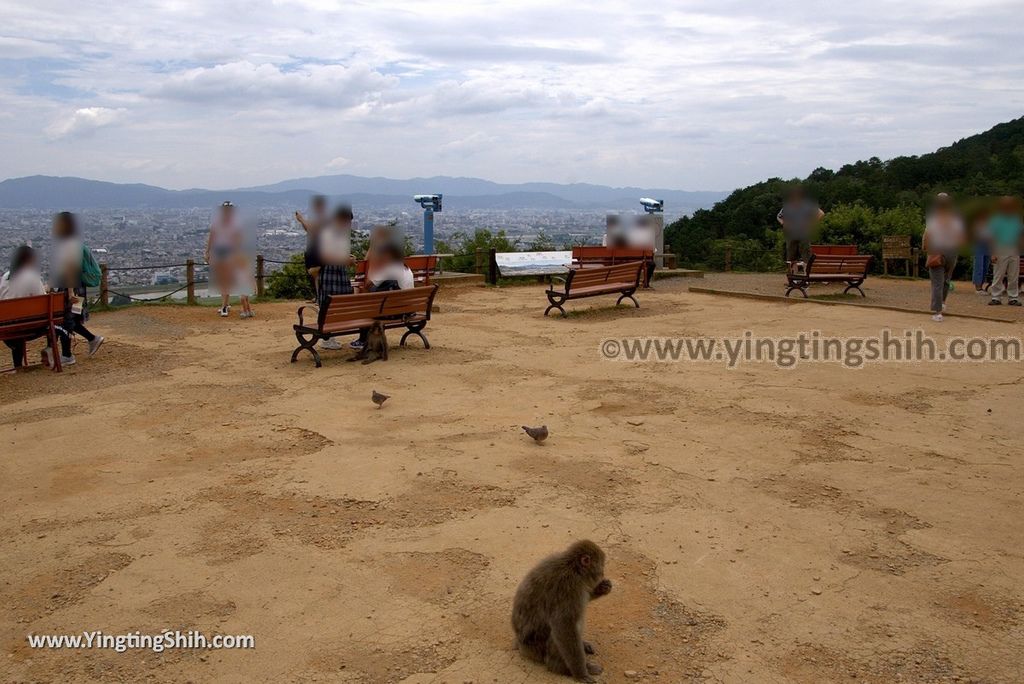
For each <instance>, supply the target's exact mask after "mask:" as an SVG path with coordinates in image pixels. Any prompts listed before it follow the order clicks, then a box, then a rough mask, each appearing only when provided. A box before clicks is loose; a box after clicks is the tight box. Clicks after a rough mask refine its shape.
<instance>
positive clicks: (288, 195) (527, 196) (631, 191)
mask: <svg viewBox="0 0 1024 684" xmlns="http://www.w3.org/2000/svg"><path fill="white" fill-rule="evenodd" d="M313 193H319V194H323V195H328V196H329V197H331V198H332V199H334V200H336V201H346V202H349V203H351V204H352V205H353V206H355V207H359V206H373V207H392V206H394V207H401V208H403V209H409V208H415V205H414V204H413V202H412V195H414V194H418V193H443V194H444V207H445V208H446V209H456V210H458V209H591V210H601V209H607V210H623V209H639V206H640V205H639V201H638V200H639V198H640V197H654V198H656V199H663V200H665V208H666V210H668V211H669V212H670V213H678V212H685V213H689V212H692V211H694V210H696V209H700V208H703V207H709V206H711V205H712V204H714V203H715V202H716V201H718V200H720V199H722V198H723V197H725V195H726V193H724V192H711V191H697V192H687V191H683V190H668V189H659V188H634V187H627V188H613V187H608V186H604V185H592V184H589V183H573V184H569V185H561V184H558V183H515V184H511V183H494V182H492V181H488V180H482V179H480V178H454V177H448V176H435V177H432V178H410V179H408V180H396V179H391V178H363V177H360V176H351V175H335V176H317V177H313V178H296V179H293V180H286V181H281V182H280V183H274V184H271V185H262V186H257V187H251V188H238V189H235V190H202V189H190V190H167V189H165V188H160V187H156V186H153V185H143V184H140V183H108V182H105V181H94V180H88V179H85V178H74V177H57V176H26V177H24V178H11V179H8V180H5V181H3V182H0V208H4V209H47V210H55V209H68V210H76V209H97V208H117V209H122V208H123V209H135V208H139V209H141V208H153V209H187V208H192V207H210V206H213V205H216V204H219V203H220V202H222V201H224V200H225V199H230V200H231V201H232V202H234V203H236V204H238V205H242V206H246V207H295V208H299V207H303V206H305V205H306V204H307V203H308V200H309V196H310V194H313Z"/></svg>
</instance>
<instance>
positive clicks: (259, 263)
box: [256, 254, 263, 297]
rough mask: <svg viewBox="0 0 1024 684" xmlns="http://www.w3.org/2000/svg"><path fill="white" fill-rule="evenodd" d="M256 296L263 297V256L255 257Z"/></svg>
mask: <svg viewBox="0 0 1024 684" xmlns="http://www.w3.org/2000/svg"><path fill="white" fill-rule="evenodd" d="M256 296H257V297H262V296H263V255H262V254H257V255H256Z"/></svg>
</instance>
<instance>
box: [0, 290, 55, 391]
mask: <svg viewBox="0 0 1024 684" xmlns="http://www.w3.org/2000/svg"><path fill="white" fill-rule="evenodd" d="M66 299H67V293H65V292H51V293H50V294H44V295H36V296H34V297H16V298H14V299H3V300H0V341H5V340H11V341H13V340H25V341H28V340H31V339H35V338H36V337H39V331H40V330H45V331H46V333H45V334H46V341H47V344H49V345H50V349H51V350H53V354H52V356H51V358H52V359H53V370H54V371H57V372H60V371H61V367H60V346H59V344H58V340H57V326H58V325H63V323H64V303H65V301H66ZM22 363H23V364H24V365H26V366H27V365H28V352H27V351H26V352H25V358H24V359H22Z"/></svg>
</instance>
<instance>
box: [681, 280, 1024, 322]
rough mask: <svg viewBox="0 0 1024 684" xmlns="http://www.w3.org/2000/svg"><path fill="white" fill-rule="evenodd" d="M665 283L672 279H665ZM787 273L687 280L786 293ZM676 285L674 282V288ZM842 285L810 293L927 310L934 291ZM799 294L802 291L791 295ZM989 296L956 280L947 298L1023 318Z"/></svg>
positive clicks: (915, 285) (913, 284)
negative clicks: (851, 289)
mask: <svg viewBox="0 0 1024 684" xmlns="http://www.w3.org/2000/svg"><path fill="white" fill-rule="evenodd" d="M665 282H666V283H668V282H671V281H665ZM785 284H786V276H785V274H782V273H706V274H705V275H704V278H703V279H701V280H690V279H687V280H686V285H694V286H697V287H709V288H714V289H721V290H736V291H739V292H753V293H756V294H770V295H784V294H786V287H785ZM676 286H677V285H676V284H675V283H673V285H672V287H676ZM844 287H845V286H844V285H843V284H833V283H828V284H816V285H813V286H812V287H811V288H810V290H809V291H808V294H809V296H810V297H811V298H821V297H823V298H827V299H837V300H840V301H844V302H849V303H851V304H864V305H867V306H873V305H882V306H896V307H901V308H906V309H917V310H920V311H928V310H929V306H930V304H931V290H930V285H929V283H928V281H927V280H924V279H910V280H908V279H905V278H882V277H876V276H869V277H868V279H867V280H866V281H864V285H862V289H863V290H864V294H865V297H861V296H860V295H859V294H857V293H856V292H853V293H851V294H849V295H843V289H844ZM790 297H791V298H797V297H800V293H799V292H794V293H793V294H791V295H790ZM990 299H991V297H989V296H987V295H986V296H981V295H978V294H977V293H976V292H975V290H974V284H973V283H971V282H968V281H956V282H954V283H953V291H952V292H950V293H949V298H948V299H947V300H946V306H947V310H948V313H951V314H968V315H971V316H984V317H986V318H993V319H1001V320H1011V321H1024V307H1016V306H1007V305H1006V297H1003V305H1002V306H989V305H988V302H989V300H990Z"/></svg>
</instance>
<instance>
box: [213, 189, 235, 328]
mask: <svg viewBox="0 0 1024 684" xmlns="http://www.w3.org/2000/svg"><path fill="white" fill-rule="evenodd" d="M243 239H244V234H243V231H242V227H241V224H240V223H239V220H238V215H237V214H236V213H235V205H234V204H232V203H231V202H224V203H223V204H221V205H220V210H219V211H218V212H217V215H216V216H214V217H213V221H212V222H211V223H210V235H209V237H207V239H206V263H207V264H209V265H210V272H211V275H212V276H213V278H214V280H215V285H216V287H217V289H219V290H220V309H218V311H217V313H218V314H220V316H221V318H227V316H228V312H229V310H230V309H231V291H232V290H233V289H234V288H235V275H236V268H235V265H236V263H237V256H238V254H239V253H240V252H241V249H242V241H243Z"/></svg>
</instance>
